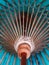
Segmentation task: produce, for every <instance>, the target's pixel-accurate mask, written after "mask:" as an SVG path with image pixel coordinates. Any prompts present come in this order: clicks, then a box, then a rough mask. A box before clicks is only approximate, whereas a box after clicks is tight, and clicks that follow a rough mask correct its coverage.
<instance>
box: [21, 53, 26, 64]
mask: <svg viewBox="0 0 49 65" xmlns="http://www.w3.org/2000/svg"><path fill="white" fill-rule="evenodd" d="M21 65H26V53H22V54H21Z"/></svg>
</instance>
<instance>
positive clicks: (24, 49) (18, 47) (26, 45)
mask: <svg viewBox="0 0 49 65" xmlns="http://www.w3.org/2000/svg"><path fill="white" fill-rule="evenodd" d="M14 48H15V51H16V52H17V53H18V56H19V57H20V58H21V55H22V53H25V54H26V58H29V57H30V54H31V52H32V51H34V48H35V46H34V43H33V41H32V40H31V38H30V37H27V36H21V37H20V38H19V39H18V40H17V41H15V44H14Z"/></svg>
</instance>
